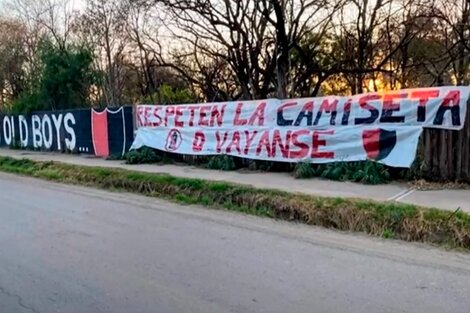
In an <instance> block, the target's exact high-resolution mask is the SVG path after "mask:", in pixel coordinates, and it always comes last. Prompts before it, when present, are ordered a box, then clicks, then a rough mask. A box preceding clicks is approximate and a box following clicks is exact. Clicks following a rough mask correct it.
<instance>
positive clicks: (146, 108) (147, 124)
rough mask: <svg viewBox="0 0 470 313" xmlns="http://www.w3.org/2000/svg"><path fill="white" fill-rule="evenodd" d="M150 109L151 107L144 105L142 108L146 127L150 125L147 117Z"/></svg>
mask: <svg viewBox="0 0 470 313" xmlns="http://www.w3.org/2000/svg"><path fill="white" fill-rule="evenodd" d="M150 110H152V107H145V109H144V126H146V127H148V126H150V123H149V120H148V117H149V116H150V113H149V112H150Z"/></svg>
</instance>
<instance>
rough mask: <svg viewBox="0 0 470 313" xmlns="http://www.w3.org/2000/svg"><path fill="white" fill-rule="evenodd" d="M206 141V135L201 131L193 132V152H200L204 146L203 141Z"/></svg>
mask: <svg viewBox="0 0 470 313" xmlns="http://www.w3.org/2000/svg"><path fill="white" fill-rule="evenodd" d="M205 142H206V136H205V135H204V133H203V132H202V131H197V132H196V133H195V134H194V140H193V151H194V152H201V151H202V148H203V147H204V143H205Z"/></svg>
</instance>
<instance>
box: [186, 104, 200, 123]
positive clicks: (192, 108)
mask: <svg viewBox="0 0 470 313" xmlns="http://www.w3.org/2000/svg"><path fill="white" fill-rule="evenodd" d="M198 108H199V107H198V106H194V105H191V106H189V107H188V109H189V126H190V127H193V126H194V116H195V115H196V110H197V109H198Z"/></svg>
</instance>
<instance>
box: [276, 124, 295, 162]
mask: <svg viewBox="0 0 470 313" xmlns="http://www.w3.org/2000/svg"><path fill="white" fill-rule="evenodd" d="M291 133H292V132H291V131H290V130H288V131H287V133H286V142H285V144H283V143H282V138H281V132H280V131H279V129H276V130H274V135H273V144H272V148H271V152H272V155H273V157H275V156H276V145H278V146H279V148H281V154H282V157H283V158H289V148H290V141H291Z"/></svg>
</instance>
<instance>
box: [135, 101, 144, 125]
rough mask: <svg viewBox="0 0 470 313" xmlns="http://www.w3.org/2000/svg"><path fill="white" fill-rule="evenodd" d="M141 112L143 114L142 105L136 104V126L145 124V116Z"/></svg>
mask: <svg viewBox="0 0 470 313" xmlns="http://www.w3.org/2000/svg"><path fill="white" fill-rule="evenodd" d="M143 114H144V107H143V106H140V105H138V106H137V127H142V126H145V124H144V121H145V117H143V116H142V115H143Z"/></svg>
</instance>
